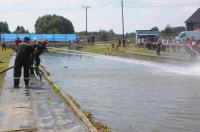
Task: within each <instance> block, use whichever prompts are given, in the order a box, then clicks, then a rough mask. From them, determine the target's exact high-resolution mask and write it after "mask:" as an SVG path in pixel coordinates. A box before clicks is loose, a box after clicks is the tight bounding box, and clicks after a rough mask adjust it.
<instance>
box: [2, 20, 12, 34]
mask: <svg viewBox="0 0 200 132" xmlns="http://www.w3.org/2000/svg"><path fill="white" fill-rule="evenodd" d="M0 33H10V30H9V27H8V24H7V22H2V21H0Z"/></svg>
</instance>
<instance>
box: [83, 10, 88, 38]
mask: <svg viewBox="0 0 200 132" xmlns="http://www.w3.org/2000/svg"><path fill="white" fill-rule="evenodd" d="M82 7H83V8H85V11H86V30H85V32H86V36H88V33H87V12H88V8H90V6H82Z"/></svg>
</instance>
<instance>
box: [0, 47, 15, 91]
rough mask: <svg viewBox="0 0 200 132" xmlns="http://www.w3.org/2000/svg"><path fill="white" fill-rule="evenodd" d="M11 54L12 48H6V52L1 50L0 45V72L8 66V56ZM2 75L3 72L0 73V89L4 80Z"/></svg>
mask: <svg viewBox="0 0 200 132" xmlns="http://www.w3.org/2000/svg"><path fill="white" fill-rule="evenodd" d="M12 55H13V50H11V49H7V50H6V52H5V51H4V52H2V50H1V47H0V61H1V62H2V63H0V72H1V71H3V70H5V69H6V68H7V67H8V64H9V62H10V58H11V56H12ZM4 77H5V73H4V74H2V75H0V91H1V89H2V87H3V82H4Z"/></svg>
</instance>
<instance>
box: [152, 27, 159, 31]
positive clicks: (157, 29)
mask: <svg viewBox="0 0 200 132" xmlns="http://www.w3.org/2000/svg"><path fill="white" fill-rule="evenodd" d="M150 30H151V31H159V28H158V27H156V26H155V27H152V28H151V29H150Z"/></svg>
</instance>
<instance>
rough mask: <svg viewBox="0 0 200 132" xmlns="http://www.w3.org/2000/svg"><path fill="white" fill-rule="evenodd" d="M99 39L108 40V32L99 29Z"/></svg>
mask: <svg viewBox="0 0 200 132" xmlns="http://www.w3.org/2000/svg"><path fill="white" fill-rule="evenodd" d="M100 40H101V41H108V40H109V33H108V32H107V31H104V30H102V31H100Z"/></svg>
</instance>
